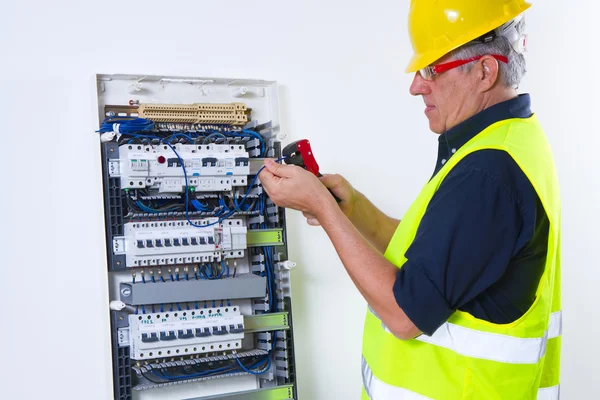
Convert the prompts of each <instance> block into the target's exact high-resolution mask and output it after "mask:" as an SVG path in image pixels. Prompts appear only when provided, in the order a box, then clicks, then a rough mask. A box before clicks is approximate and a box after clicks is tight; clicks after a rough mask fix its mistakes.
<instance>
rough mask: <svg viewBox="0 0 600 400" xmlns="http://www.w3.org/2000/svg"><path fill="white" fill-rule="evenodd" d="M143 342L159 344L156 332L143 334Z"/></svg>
mask: <svg viewBox="0 0 600 400" xmlns="http://www.w3.org/2000/svg"><path fill="white" fill-rule="evenodd" d="M142 342H143V343H152V342H158V336H156V332H152V333H150V334H149V335H148V334H147V333H142Z"/></svg>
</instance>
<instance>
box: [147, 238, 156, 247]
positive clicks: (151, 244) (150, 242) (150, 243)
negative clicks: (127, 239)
mask: <svg viewBox="0 0 600 400" xmlns="http://www.w3.org/2000/svg"><path fill="white" fill-rule="evenodd" d="M146 247H154V243H152V239H148V240H146Z"/></svg>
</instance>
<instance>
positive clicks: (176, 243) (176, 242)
mask: <svg viewBox="0 0 600 400" xmlns="http://www.w3.org/2000/svg"><path fill="white" fill-rule="evenodd" d="M173 245H174V246H181V242H180V241H179V239H173Z"/></svg>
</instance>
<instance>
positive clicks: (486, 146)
mask: <svg viewBox="0 0 600 400" xmlns="http://www.w3.org/2000/svg"><path fill="white" fill-rule="evenodd" d="M529 7H530V4H527V3H525V2H524V1H523V0H487V1H476V0H445V1H442V0H413V1H412V2H411V9H410V18H409V31H410V35H411V40H412V43H413V48H414V50H415V55H414V57H413V59H412V60H411V62H410V64H409V67H408V72H416V73H415V76H414V80H413V83H412V85H411V87H410V93H411V94H412V95H414V96H422V97H423V100H424V102H425V105H426V109H425V114H426V116H427V118H428V120H429V126H430V129H431V130H432V131H433V132H435V133H438V134H440V137H439V149H438V161H437V163H436V166H435V171H434V174H433V177H432V178H431V180H430V181H429V182H427V183H426V184H425V186H424V188H423V190H422V192H421V193H420V195H419V196H418V197H417V199H416V200H415V202H414V203H413V205H412V206H411V207H410V209H409V210H408V211H407V213H406V214H405V216H404V218H403V219H402V221H401V222H400V221H397V220H394V219H392V218H390V217H388V216H386V215H385V214H383V213H382V212H381V211H379V210H378V209H377V208H376V207H375V206H374V205H373V204H372V203H370V202H369V201H368V200H367V198H366V197H365V196H364V195H363V194H361V193H359V192H358V191H356V190H355V189H354V188H353V187H352V186H351V185H350V184H349V183H348V182H347V181H346V180H345V179H343V178H342V177H340V176H338V175H332V176H326V177H323V178H321V181H319V180H318V179H317V178H316V177H314V176H313V175H311V174H310V173H309V172H307V171H305V170H303V169H301V168H298V167H295V166H286V165H279V164H276V163H274V162H272V161H270V160H267V161H266V162H265V164H266V169H265V170H264V171H263V172H262V173H261V175H260V179H261V182H262V184H263V186H264V188H265V190H266V191H267V192H268V193H269V196H270V197H271V199H272V200H273V201H274V202H275V203H276V204H278V205H280V206H283V207H288V208H293V209H296V210H300V211H302V212H304V214H305V216H306V217H307V218H308V222H309V223H310V224H312V225H318V224H320V225H321V226H322V227H323V229H325V231H326V232H327V234H328V236H329V238H330V239H331V241H332V243H333V245H334V246H335V248H336V250H337V252H338V254H339V256H340V259H341V261H342V263H343V264H344V266H345V268H346V270H347V272H348V274H349V275H350V277H351V278H352V280H353V282H354V283H355V285H356V287H357V288H358V290H359V291H360V292H361V294H362V295H363V296H364V298H365V299H366V301H367V302H368V304H369V311H368V313H367V317H366V321H365V330H364V336H363V365H362V369H363V384H364V388H363V389H364V390H363V399H369V398H370V399H373V400H380V399H384V400H387V399H394V400H396V399H440V400H454V399H511V400H515V399H536V398H537V399H558V398H559V386H558V385H559V367H560V333H561V313H560V307H561V304H560V196H559V193H558V183H557V177H556V172H555V167H554V162H553V158H552V154H551V151H550V148H549V146H548V143H547V141H546V138H545V136H544V134H543V131H542V129H541V127H540V124H539V122H538V120H537V118H536V117H535V116H534V115H533V114H532V113H531V111H530V98H529V95H521V96H518V95H517V92H516V88H517V86H518V84H519V82H520V80H521V78H522V76H523V74H524V72H525V59H524V57H523V54H522V52H523V51H524V46H525V40H526V37H525V35H524V33H523V32H524V26H525V25H524V19H523V18H522V14H523V12H524V11H525V10H526V9H528V8H529ZM326 187H327V188H329V189H331V191H332V192H333V193H335V195H336V196H337V197H339V198H340V199H342V201H341V203H340V204H339V205H338V204H337V203H336V202H335V200H334V199H333V197H332V196H331V195H330V194H329V193H328V192H327V189H326Z"/></svg>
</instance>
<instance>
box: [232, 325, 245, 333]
mask: <svg viewBox="0 0 600 400" xmlns="http://www.w3.org/2000/svg"><path fill="white" fill-rule="evenodd" d="M242 332H244V325H242V324H237V328H236V327H235V325H229V333H242Z"/></svg>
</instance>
